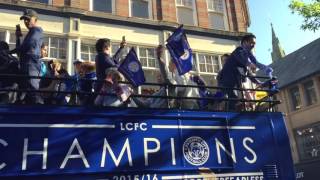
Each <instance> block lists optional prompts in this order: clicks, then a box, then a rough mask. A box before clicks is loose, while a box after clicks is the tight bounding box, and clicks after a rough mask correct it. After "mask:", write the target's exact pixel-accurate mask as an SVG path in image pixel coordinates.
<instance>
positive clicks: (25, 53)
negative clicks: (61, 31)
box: [16, 9, 43, 103]
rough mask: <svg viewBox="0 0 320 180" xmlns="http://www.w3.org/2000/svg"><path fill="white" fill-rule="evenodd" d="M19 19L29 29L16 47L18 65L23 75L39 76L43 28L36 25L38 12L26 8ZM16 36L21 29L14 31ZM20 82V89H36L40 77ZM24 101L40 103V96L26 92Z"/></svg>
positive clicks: (19, 33)
mask: <svg viewBox="0 0 320 180" xmlns="http://www.w3.org/2000/svg"><path fill="white" fill-rule="evenodd" d="M20 20H23V21H24V24H25V26H26V28H27V29H28V30H29V31H28V33H27V35H26V36H25V38H24V40H23V42H22V44H21V45H20V46H18V47H17V51H18V54H19V55H20V67H21V72H22V74H23V75H26V76H39V75H40V69H41V61H40V59H41V45H42V43H43V40H42V39H43V34H42V32H43V30H42V28H41V27H38V26H37V20H38V14H37V12H36V11H34V10H32V9H26V10H25V11H24V13H23V16H21V17H20ZM16 35H17V36H19V35H20V36H21V35H22V34H21V31H20V32H18V30H17V32H16ZM24 82H25V83H23V84H21V89H27V90H31V91H32V90H34V91H36V90H38V89H39V82H40V79H35V78H30V79H27V80H25V81H24ZM24 100H25V101H26V103H42V100H41V98H40V96H39V95H38V94H37V93H35V92H30V93H27V94H26V97H25V99H24Z"/></svg>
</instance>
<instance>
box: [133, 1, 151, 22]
mask: <svg viewBox="0 0 320 180" xmlns="http://www.w3.org/2000/svg"><path fill="white" fill-rule="evenodd" d="M141 1H145V2H147V3H148V18H143V17H136V16H133V15H132V0H129V17H133V18H141V19H152V13H153V11H152V0H141Z"/></svg>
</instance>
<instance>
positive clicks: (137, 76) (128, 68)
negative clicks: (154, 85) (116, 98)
mask: <svg viewBox="0 0 320 180" xmlns="http://www.w3.org/2000/svg"><path fill="white" fill-rule="evenodd" d="M118 70H119V72H121V73H122V74H123V75H124V76H125V78H126V79H127V80H128V81H129V82H130V83H131V84H132V85H133V86H134V87H138V86H140V85H141V84H143V83H144V82H145V81H146V80H145V77H144V73H143V70H142V66H141V63H140V61H139V60H138V57H137V54H136V52H135V50H134V49H133V48H131V49H130V51H129V53H128V54H127V56H126V58H125V59H124V60H123V62H122V63H121V65H120V66H119V67H118Z"/></svg>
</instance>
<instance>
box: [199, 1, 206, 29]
mask: <svg viewBox="0 0 320 180" xmlns="http://www.w3.org/2000/svg"><path fill="white" fill-rule="evenodd" d="M196 9H197V17H198V24H199V26H200V27H203V28H208V27H209V17H208V7H207V1H206V0H196Z"/></svg>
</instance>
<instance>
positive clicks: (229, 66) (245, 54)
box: [217, 34, 272, 110]
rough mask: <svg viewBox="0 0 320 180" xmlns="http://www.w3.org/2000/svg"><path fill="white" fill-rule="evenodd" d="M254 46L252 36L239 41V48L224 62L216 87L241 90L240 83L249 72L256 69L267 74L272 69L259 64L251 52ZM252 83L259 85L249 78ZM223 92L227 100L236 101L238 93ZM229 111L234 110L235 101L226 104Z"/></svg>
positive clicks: (233, 91) (227, 90) (254, 39)
mask: <svg viewBox="0 0 320 180" xmlns="http://www.w3.org/2000/svg"><path fill="white" fill-rule="evenodd" d="M255 44H256V37H255V36H254V35H253V34H249V35H246V36H244V37H243V38H242V40H241V46H239V47H237V48H236V49H235V50H234V51H233V52H232V53H231V55H230V57H229V58H228V60H227V61H226V62H225V64H224V66H223V68H222V70H221V71H220V72H219V76H218V78H217V79H218V86H220V87H224V88H241V85H242V82H244V81H245V76H247V75H248V73H250V71H255V69H256V68H259V69H260V70H263V71H266V72H267V73H268V74H270V73H271V72H272V69H271V68H270V67H268V66H265V65H263V64H261V63H259V62H258V61H257V60H256V58H255V57H254V55H253V54H252V52H251V50H252V49H253V48H254V46H255ZM249 78H250V80H251V81H252V82H253V83H256V84H260V81H259V80H257V79H255V78H252V77H249ZM224 92H225V93H226V94H227V95H228V98H232V99H237V98H238V93H237V91H235V90H233V89H225V90H224ZM228 108H229V110H236V101H232V100H231V101H229V102H228Z"/></svg>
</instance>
